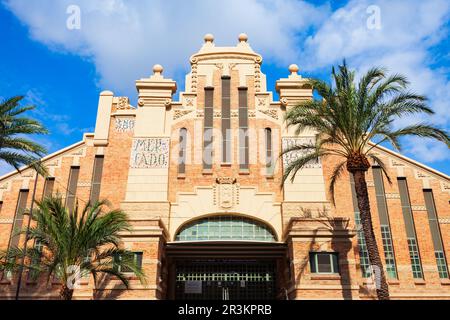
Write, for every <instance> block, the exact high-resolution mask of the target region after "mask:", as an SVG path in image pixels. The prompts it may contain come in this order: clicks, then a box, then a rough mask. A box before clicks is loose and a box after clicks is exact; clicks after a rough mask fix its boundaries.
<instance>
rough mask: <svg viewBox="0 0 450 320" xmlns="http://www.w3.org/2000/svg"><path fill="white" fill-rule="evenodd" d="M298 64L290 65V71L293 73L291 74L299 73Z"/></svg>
mask: <svg viewBox="0 0 450 320" xmlns="http://www.w3.org/2000/svg"><path fill="white" fill-rule="evenodd" d="M298 70H299V69H298V65H296V64H291V65H290V66H289V72H290V73H291V74H297V72H298Z"/></svg>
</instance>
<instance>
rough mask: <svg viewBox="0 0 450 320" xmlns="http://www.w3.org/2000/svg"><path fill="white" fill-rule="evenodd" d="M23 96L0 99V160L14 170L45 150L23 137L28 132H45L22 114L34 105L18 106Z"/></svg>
mask: <svg viewBox="0 0 450 320" xmlns="http://www.w3.org/2000/svg"><path fill="white" fill-rule="evenodd" d="M23 98H24V97H23V96H17V97H13V98H10V99H8V100H2V101H0V160H3V161H5V162H6V163H8V164H10V165H11V166H13V167H14V168H15V169H16V170H18V169H19V167H21V166H23V165H30V164H31V163H33V162H35V161H36V160H37V158H40V157H42V156H43V155H44V154H45V153H46V152H47V151H46V150H45V148H44V147H43V146H41V145H40V144H38V143H36V142H33V141H31V140H29V139H27V138H25V137H24V135H30V134H46V133H47V130H46V129H45V128H44V127H43V125H42V124H41V123H40V122H39V121H36V120H33V119H30V118H27V117H24V116H23V114H24V113H25V112H27V111H30V110H33V109H34V108H35V107H34V106H20V101H21V100H22V99H23Z"/></svg>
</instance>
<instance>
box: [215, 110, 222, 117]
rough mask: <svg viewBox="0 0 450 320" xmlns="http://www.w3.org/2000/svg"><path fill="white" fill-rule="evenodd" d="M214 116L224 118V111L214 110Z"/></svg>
mask: <svg viewBox="0 0 450 320" xmlns="http://www.w3.org/2000/svg"><path fill="white" fill-rule="evenodd" d="M213 117H214V118H222V112H221V111H214V113H213Z"/></svg>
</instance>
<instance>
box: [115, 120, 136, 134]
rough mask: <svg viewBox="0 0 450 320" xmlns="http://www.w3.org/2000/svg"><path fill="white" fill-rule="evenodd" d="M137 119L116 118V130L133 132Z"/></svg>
mask: <svg viewBox="0 0 450 320" xmlns="http://www.w3.org/2000/svg"><path fill="white" fill-rule="evenodd" d="M134 124H135V120H134V119H132V118H116V132H132V131H133V130H134Z"/></svg>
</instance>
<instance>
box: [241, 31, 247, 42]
mask: <svg viewBox="0 0 450 320" xmlns="http://www.w3.org/2000/svg"><path fill="white" fill-rule="evenodd" d="M247 40H248V36H247V34H245V33H241V34H240V35H239V42H247Z"/></svg>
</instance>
